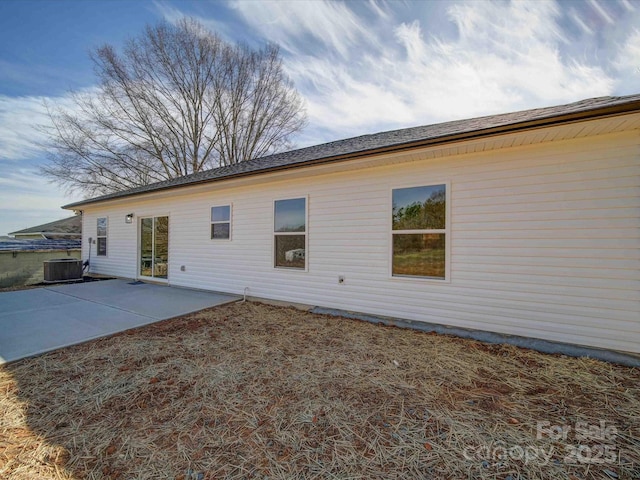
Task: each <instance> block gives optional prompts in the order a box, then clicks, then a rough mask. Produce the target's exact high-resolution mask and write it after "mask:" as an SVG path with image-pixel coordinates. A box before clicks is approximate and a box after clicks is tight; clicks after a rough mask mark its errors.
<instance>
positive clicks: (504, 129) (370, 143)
mask: <svg viewBox="0 0 640 480" xmlns="http://www.w3.org/2000/svg"><path fill="white" fill-rule="evenodd" d="M633 111H640V94H637V95H628V96H624V97H599V98H591V99H588V100H582V101H579V102H574V103H569V104H566V105H559V106H555V107H546V108H536V109H532V110H523V111H520V112H514V113H504V114H500V115H490V116H486V117H478V118H472V119H467V120H457V121H453V122H445V123H438V124H435V125H426V126H422V127H413V128H405V129H402V130H392V131H389V132H381V133H375V134H371V135H362V136H359V137H354V138H348V139H345V140H338V141H335V142H330V143H324V144H321V145H315V146H312V147H306V148H301V149H298V150H291V151H288V152H283V153H276V154H273V155H269V156H266V157H261V158H256V159H253V160H248V161H245V162H241V163H238V164H235V165H229V166H226V167H220V168H215V169H212V170H206V171H203V172H198V173H194V174H191V175H186V176H183V177H179V178H175V179H171V180H165V181H162V182H158V183H153V184H150V185H144V186H141V187H136V188H132V189H130V190H125V191H122V192H116V193H111V194H108V195H102V196H100V197H95V198H91V199H87V200H83V201H80V202H75V203H70V204H68V205H65V206H64V207H62V208H68V209H74V208H77V207H81V206H83V205H88V204H91V203H97V202H102V201H105V200H112V199H117V198H123V197H130V196H134V195H140V194H143V193H149V192H156V191H160V190H167V189H173V188H179V187H184V186H188V185H195V184H200V183H209V182H216V181H221V180H227V179H230V178H236V177H242V176H248V175H258V174H262V173H267V172H273V171H277V170H283V169H290V168H300V167H306V166H310V165H317V164H320V163H329V162H338V161H346V160H351V159H354V158H358V157H361V156H364V155H370V154H373V153H383V152H391V151H395V150H402V149H407V148H416V147H421V146H428V145H438V144H445V143H450V142H454V141H460V140H464V139H471V138H478V137H483V136H488V135H496V134H500V133H508V132H513V131H518V130H526V129H531V128H538V127H541V126H545V125H553V124H559V123H568V122H573V121H577V120H585V119H590V118H598V117H603V116H607V115H614V114H620V113H626V112H633Z"/></svg>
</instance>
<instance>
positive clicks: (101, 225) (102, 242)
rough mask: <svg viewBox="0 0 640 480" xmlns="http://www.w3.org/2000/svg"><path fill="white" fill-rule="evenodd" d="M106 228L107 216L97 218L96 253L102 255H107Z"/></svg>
mask: <svg viewBox="0 0 640 480" xmlns="http://www.w3.org/2000/svg"><path fill="white" fill-rule="evenodd" d="M107 228H108V220H107V217H101V218H98V225H97V235H96V242H97V248H96V250H97V252H96V255H98V256H101V257H104V256H106V255H107Z"/></svg>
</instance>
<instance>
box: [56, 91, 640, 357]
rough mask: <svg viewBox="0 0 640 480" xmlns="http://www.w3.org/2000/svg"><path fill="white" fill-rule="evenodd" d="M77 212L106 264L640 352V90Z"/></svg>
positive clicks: (100, 269) (410, 132)
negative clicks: (622, 95) (627, 94)
mask: <svg viewBox="0 0 640 480" xmlns="http://www.w3.org/2000/svg"><path fill="white" fill-rule="evenodd" d="M64 208H68V209H74V210H81V211H82V212H83V238H84V239H85V241H84V242H83V257H84V258H85V259H86V258H87V257H88V255H89V248H91V271H92V272H95V273H100V274H105V275H111V276H120V277H126V278H139V279H151V280H155V281H160V282H167V283H170V284H172V285H180V286H187V287H194V288H201V289H209V290H217V291H223V292H230V293H238V294H242V293H249V294H250V295H252V296H257V297H265V298H271V299H278V300H285V301H291V302H298V303H305V304H311V305H317V306H323V307H331V308H337V309H343V310H349V311H355V312H363V313H367V314H373V315H386V316H392V317H399V318H404V319H409V320H414V321H422V322H432V323H438V324H445V325H451V326H456V327H463V328H472V329H480V330H486V331H492V332H498V333H502V334H509V335H520V336H525V337H535V338H541V339H546V340H551V341H559V342H566V343H572V344H581V345H588V346H592V347H601V348H607V349H613V350H620V351H626V352H635V353H639V352H640V215H639V214H638V212H640V95H633V96H627V97H604V98H597V99H590V100H585V101H582V102H576V103H572V104H569V105H562V106H557V107H551V108H542V109H535V110H528V111H524V112H517V113H510V114H504V115H494V116H490V117H484V118H477V119H471V120H461V121H456V122H448V123H444V124H439V125H432V126H425V127H417V128H410V129H405V130H398V131H393V132H384V133H379V134H374V135H366V136H362V137H357V138H352V139H347V140H341V141H337V142H332V143H328V144H324V145H319V146H315V147H309V148H304V149H301V150H295V151H291V152H286V153H282V154H276V155H272V156H269V157H265V158H262V159H256V160H250V161H247V162H243V163H241V164H238V165H232V166H228V167H223V168H219V169H215V170H211V171H207V172H201V173H197V174H193V175H190V176H186V177H182V178H180V179H176V180H170V181H166V182H161V183H157V184H154V185H149V186H144V187H139V188H136V189H132V190H129V191H125V192H120V193H115V194H111V195H105V196H102V197H98V198H94V199H90V200H86V201H83V202H77V203H73V204H70V205H67V206H65V207H64ZM89 238H91V242H88V241H87V240H88V239H89Z"/></svg>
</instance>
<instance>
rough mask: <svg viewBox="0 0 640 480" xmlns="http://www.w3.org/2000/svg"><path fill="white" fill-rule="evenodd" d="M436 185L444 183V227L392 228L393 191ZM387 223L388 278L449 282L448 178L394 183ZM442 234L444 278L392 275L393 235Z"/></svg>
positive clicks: (449, 208)
mask: <svg viewBox="0 0 640 480" xmlns="http://www.w3.org/2000/svg"><path fill="white" fill-rule="evenodd" d="M436 185H444V186H445V189H446V192H445V202H446V205H445V216H446V218H445V228H443V229H418V230H394V229H393V191H394V190H400V189H403V188H414V187H432V186H436ZM387 216H388V225H389V227H388V228H389V246H388V247H389V248H388V249H389V278H390V279H392V280H394V281H408V282H422V283H434V284H444V283H451V182H450V181H448V180H441V181H433V180H430V181H428V182H419V183H415V182H412V183H407V184H400V185H394V186H392V187H391V188H390V189H389V201H388V208H387ZM430 233H433V234H444V236H445V237H444V240H445V253H444V262H445V264H444V278H437V277H421V276H418V275H394V274H393V236H394V235H401V234H430Z"/></svg>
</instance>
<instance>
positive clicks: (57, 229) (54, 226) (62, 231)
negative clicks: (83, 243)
mask: <svg viewBox="0 0 640 480" xmlns="http://www.w3.org/2000/svg"><path fill="white" fill-rule="evenodd" d="M9 235H10V236H12V237H14V238H16V239H34V240H37V239H48V240H57V239H60V240H65V239H67V240H74V239H80V238H81V237H82V217H81V216H80V215H74V216H73V217H67V218H63V219H62V220H56V221H55V222H49V223H45V224H43V225H36V226H35V227H29V228H25V229H23V230H18V231H17V232H11V233H10V234H9Z"/></svg>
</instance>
